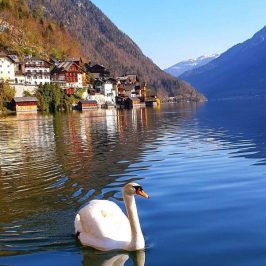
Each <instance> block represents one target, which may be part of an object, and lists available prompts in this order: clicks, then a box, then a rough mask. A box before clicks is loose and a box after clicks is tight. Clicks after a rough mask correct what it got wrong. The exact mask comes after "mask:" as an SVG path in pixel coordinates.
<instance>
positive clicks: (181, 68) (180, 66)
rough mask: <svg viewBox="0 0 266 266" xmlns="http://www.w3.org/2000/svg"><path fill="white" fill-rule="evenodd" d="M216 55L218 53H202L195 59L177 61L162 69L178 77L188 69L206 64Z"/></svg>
mask: <svg viewBox="0 0 266 266" xmlns="http://www.w3.org/2000/svg"><path fill="white" fill-rule="evenodd" d="M218 56H219V55H218V54H212V55H203V56H200V57H198V58H196V59H189V60H186V61H182V62H179V63H177V64H175V65H173V66H171V67H169V68H166V69H165V70H164V71H165V72H167V73H168V74H170V75H172V76H175V77H179V76H180V75H182V74H183V73H184V72H186V71H188V70H192V69H195V68H198V67H200V66H203V65H206V64H208V63H209V62H211V61H212V60H214V59H216V58H217V57H218Z"/></svg>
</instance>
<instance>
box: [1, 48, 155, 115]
mask: <svg viewBox="0 0 266 266" xmlns="http://www.w3.org/2000/svg"><path fill="white" fill-rule="evenodd" d="M0 82H1V84H4V83H5V82H7V83H8V84H9V85H10V86H11V87H12V88H14V89H15V97H14V99H13V100H12V110H13V111H16V112H36V111H37V110H38V99H37V98H36V97H33V95H34V93H35V91H36V89H37V88H38V87H39V86H41V85H45V84H57V85H58V86H59V87H60V89H61V90H62V91H63V92H64V93H65V94H66V95H68V96H70V95H73V94H74V93H75V91H76V90H80V89H82V96H81V99H80V100H79V101H78V102H77V103H76V104H74V105H73V109H77V110H81V111H82V110H83V111H84V110H89V109H95V108H134V107H146V106H156V105H159V104H160V100H159V98H157V97H156V96H155V95H151V94H150V92H149V90H148V88H147V85H146V83H145V82H144V81H142V82H141V81H140V80H139V78H138V76H137V75H135V74H127V75H123V76H118V77H113V76H111V74H110V71H109V70H108V69H106V68H105V67H104V66H103V65H100V64H91V63H90V62H88V63H85V62H83V60H82V58H66V59H65V60H56V59H54V58H50V59H49V60H44V59H41V58H36V57H32V56H25V57H24V59H23V60H20V59H19V57H18V56H17V55H15V54H7V53H5V52H1V53H0ZM29 95H30V96H29Z"/></svg>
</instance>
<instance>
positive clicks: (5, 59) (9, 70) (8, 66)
mask: <svg viewBox="0 0 266 266" xmlns="http://www.w3.org/2000/svg"><path fill="white" fill-rule="evenodd" d="M0 81H1V82H5V81H8V82H14V81H15V61H14V60H13V59H12V57H11V56H9V55H7V54H6V53H4V52H1V53H0Z"/></svg>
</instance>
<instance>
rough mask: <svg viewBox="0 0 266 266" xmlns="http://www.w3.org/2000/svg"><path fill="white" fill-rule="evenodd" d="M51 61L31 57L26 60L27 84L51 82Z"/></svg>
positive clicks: (36, 84) (37, 84)
mask: <svg viewBox="0 0 266 266" xmlns="http://www.w3.org/2000/svg"><path fill="white" fill-rule="evenodd" d="M50 67H51V63H49V62H48V61H45V60H43V59H39V58H30V59H27V60H26V61H25V70H24V71H25V72H24V73H25V83H26V85H35V86H39V85H43V84H45V83H50V82H51V80H50Z"/></svg>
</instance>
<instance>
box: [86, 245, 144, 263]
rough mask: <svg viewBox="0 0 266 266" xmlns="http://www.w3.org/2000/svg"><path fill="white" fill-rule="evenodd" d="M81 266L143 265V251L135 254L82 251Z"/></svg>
mask: <svg viewBox="0 0 266 266" xmlns="http://www.w3.org/2000/svg"><path fill="white" fill-rule="evenodd" d="M82 262H83V266H124V265H125V264H126V263H127V264H128V263H131V265H134V266H144V265H145V251H144V250H139V251H135V252H97V251H95V250H92V249H84V250H83V261H82Z"/></svg>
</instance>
